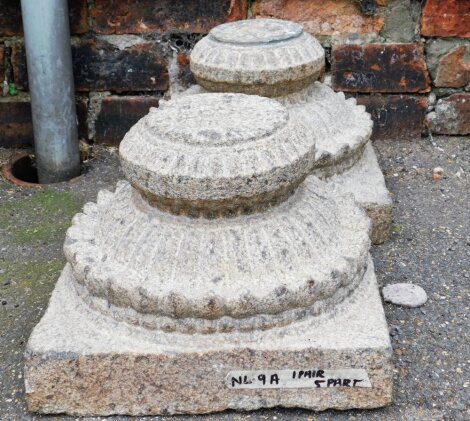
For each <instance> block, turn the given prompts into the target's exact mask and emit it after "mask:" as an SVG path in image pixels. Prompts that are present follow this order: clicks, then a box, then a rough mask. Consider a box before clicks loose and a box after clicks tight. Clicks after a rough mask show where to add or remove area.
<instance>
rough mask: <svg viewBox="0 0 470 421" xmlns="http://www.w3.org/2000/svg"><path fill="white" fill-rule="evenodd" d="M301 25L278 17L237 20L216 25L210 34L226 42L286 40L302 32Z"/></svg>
mask: <svg viewBox="0 0 470 421" xmlns="http://www.w3.org/2000/svg"><path fill="white" fill-rule="evenodd" d="M303 31H304V30H303V28H302V26H301V25H299V24H298V23H295V22H289V21H284V20H279V19H255V20H239V21H236V22H233V23H225V24H222V25H219V26H216V27H215V28H214V29H213V30H212V31H211V32H210V36H211V37H212V38H213V39H214V40H216V41H219V42H223V43H227V44H239V45H246V44H267V43H270V42H278V41H287V40H290V39H292V38H296V37H299V36H300V35H302V33H303Z"/></svg>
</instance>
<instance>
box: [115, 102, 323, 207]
mask: <svg viewBox="0 0 470 421" xmlns="http://www.w3.org/2000/svg"><path fill="white" fill-rule="evenodd" d="M119 150H120V157H121V163H122V166H123V170H124V173H125V174H126V177H127V179H128V180H129V181H130V182H131V183H132V184H133V185H134V186H135V187H136V188H137V189H139V190H140V191H143V192H144V193H145V194H146V195H147V196H148V197H149V198H150V199H151V202H152V204H154V205H155V206H158V207H160V208H162V209H164V210H169V211H171V212H172V213H178V214H179V213H187V212H191V211H194V210H200V211H201V212H203V213H204V212H205V213H207V212H215V213H216V214H217V211H218V210H220V211H221V212H223V211H230V212H231V213H234V214H237V213H238V211H239V210H240V208H243V207H249V208H253V207H254V208H259V207H263V206H268V205H270V204H271V203H273V202H274V203H277V202H278V201H279V200H283V199H285V198H286V197H287V196H288V195H289V194H290V193H292V191H293V189H294V188H295V187H296V186H297V185H298V184H299V183H300V182H302V180H303V179H304V178H305V177H306V176H307V175H308V174H309V173H310V170H311V167H312V164H313V161H314V159H315V140H314V138H313V137H312V136H311V135H310V131H309V129H308V128H307V127H306V126H305V124H303V123H302V122H301V121H300V120H299V119H298V118H296V116H293V115H291V114H289V112H288V111H287V109H286V108H285V107H283V106H282V105H281V104H279V103H278V102H277V101H274V100H271V99H268V98H262V97H258V96H254V95H244V94H223V93H220V94H201V95H193V96H184V97H181V98H178V99H174V100H172V101H168V102H166V103H164V104H162V106H161V107H160V108H158V109H152V110H151V111H150V113H149V114H148V115H147V116H146V117H144V118H142V119H141V120H140V121H139V122H138V123H137V124H136V125H135V126H134V127H132V129H131V130H130V131H129V132H128V133H127V135H126V136H125V137H124V140H123V141H122V142H121V145H120V149H119ZM250 210H251V209H249V210H248V211H250ZM219 213H220V212H219ZM225 213H227V212H225Z"/></svg>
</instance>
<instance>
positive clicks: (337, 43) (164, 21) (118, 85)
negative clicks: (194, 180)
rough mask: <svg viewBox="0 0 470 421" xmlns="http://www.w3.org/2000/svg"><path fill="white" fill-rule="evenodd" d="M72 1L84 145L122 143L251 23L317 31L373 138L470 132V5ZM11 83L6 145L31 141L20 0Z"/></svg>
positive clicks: (6, 50)
mask: <svg viewBox="0 0 470 421" xmlns="http://www.w3.org/2000/svg"><path fill="white" fill-rule="evenodd" d="M422 3H423V4H422ZM69 4H70V22H71V32H72V52H73V64H74V77H75V85H76V90H77V110H78V116H79V128H80V136H81V137H82V138H84V139H85V140H89V141H94V142H96V143H105V144H118V143H119V141H120V140H121V138H122V137H123V135H124V133H125V132H126V131H127V130H128V128H129V127H130V126H131V125H132V124H134V123H135V122H136V121H137V120H138V119H139V118H140V117H142V116H143V115H145V114H146V113H147V112H148V109H149V107H154V106H158V101H159V99H160V98H161V97H162V96H163V95H171V92H172V91H174V90H175V89H183V88H184V87H186V86H188V85H189V84H191V83H194V80H193V78H192V76H191V74H190V72H189V66H188V64H189V63H188V54H189V52H190V50H191V48H192V46H193V45H194V43H195V42H196V41H197V40H198V39H199V38H200V37H201V36H203V35H204V34H205V33H207V32H208V31H209V30H210V29H211V28H212V27H213V26H215V25H218V24H220V23H223V22H228V21H233V20H238V19H245V18H247V17H249V18H254V17H278V18H282V19H289V20H294V21H298V22H300V23H302V24H303V25H304V27H305V29H306V30H307V31H308V32H310V33H312V34H313V35H315V36H316V37H317V38H318V39H319V40H320V42H321V43H322V45H323V46H324V47H325V48H326V50H327V57H328V62H327V70H328V77H327V80H329V81H330V83H331V85H332V87H333V88H334V89H335V90H342V91H345V92H347V94H348V95H350V96H357V97H358V101H359V103H362V104H364V105H366V107H367V109H368V110H369V111H370V112H371V114H372V116H373V118H374V120H375V122H376V125H375V129H374V134H373V136H374V138H376V139H378V138H383V137H396V138H416V137H419V136H420V134H421V132H422V131H423V130H424V129H426V128H428V127H429V129H430V130H431V131H433V132H435V133H452V134H466V133H468V132H469V126H470V116H469V110H468V107H467V106H465V104H466V103H469V101H470V93H469V92H468V91H470V32H469V28H470V0H426V1H425V2H421V1H417V0H377V1H376V4H377V8H376V10H375V11H373V12H374V13H373V14H369V15H367V14H366V13H364V11H363V10H361V6H360V2H359V1H356V0H253V1H247V0H211V1H207V0H140V1H139V2H135V1H132V0H93V1H91V0H70V1H69ZM0 84H1V87H2V89H0V146H13V145H21V144H27V143H30V142H31V140H32V126H31V116H30V110H29V96H28V78H27V72H26V60H25V51H24V44H23V38H22V27H21V11H20V1H19V0H0ZM10 84H11V87H12V89H10V90H9V89H8V88H9V85H10ZM15 90H18V94H16V95H11V94H14V91H15ZM9 91H10V92H9ZM436 101H437V103H436ZM466 101H467V102H466ZM449 104H451V105H452V106H449ZM449 110H452V115H448V114H449V113H450V111H449ZM446 113H447V114H446Z"/></svg>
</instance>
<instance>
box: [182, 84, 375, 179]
mask: <svg viewBox="0 0 470 421" xmlns="http://www.w3.org/2000/svg"><path fill="white" fill-rule="evenodd" d="M201 93H207V90H206V89H204V88H203V87H202V86H200V85H193V86H191V87H190V88H188V89H187V90H186V91H184V92H182V93H181V95H182V96H185V95H199V94H201ZM276 100H277V101H279V102H280V103H281V104H282V105H284V106H285V107H286V108H287V109H288V111H289V112H290V114H291V115H294V116H295V117H296V118H298V119H300V120H302V122H303V123H304V124H305V125H306V126H307V127H309V128H310V129H311V133H312V136H313V140H314V142H315V149H316V154H315V163H314V164H313V167H312V171H313V172H312V173H313V174H314V175H316V176H317V177H320V178H328V177H331V176H334V175H336V174H341V173H343V172H344V171H346V170H348V169H349V168H351V167H352V166H353V165H355V164H356V163H357V162H358V161H359V160H360V159H361V157H362V156H363V152H364V148H365V146H366V144H367V142H368V141H369V139H370V135H371V133H372V126H373V123H372V119H371V117H370V114H369V113H367V112H366V109H365V107H364V106H363V105H357V103H356V99H355V98H348V99H346V98H345V96H344V93H343V92H334V91H333V90H332V89H331V88H329V87H328V86H326V85H325V84H324V83H320V82H314V83H312V84H311V85H309V86H308V87H307V88H305V89H302V90H301V91H299V92H295V93H293V94H290V95H285V96H282V97H278V98H276Z"/></svg>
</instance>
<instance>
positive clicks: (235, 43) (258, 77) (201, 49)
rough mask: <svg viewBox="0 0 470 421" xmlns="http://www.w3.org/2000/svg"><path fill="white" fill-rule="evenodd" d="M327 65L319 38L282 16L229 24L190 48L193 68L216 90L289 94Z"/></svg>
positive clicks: (270, 94)
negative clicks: (282, 18) (281, 17)
mask: <svg viewBox="0 0 470 421" xmlns="http://www.w3.org/2000/svg"><path fill="white" fill-rule="evenodd" d="M324 67H325V52H324V50H323V48H322V47H321V45H320V43H319V42H318V41H317V40H316V39H315V38H314V37H312V36H311V35H309V34H307V33H306V32H304V30H303V28H302V26H300V25H298V24H296V23H293V22H289V21H283V20H279V19H249V20H244V21H237V22H231V23H225V24H223V25H220V26H217V27H215V28H213V29H212V30H211V31H210V32H209V35H208V36H206V37H205V38H203V39H201V40H200V41H199V42H198V43H197V44H196V45H195V47H194V49H193V51H192V52H191V71H192V72H193V74H194V76H195V78H196V80H197V81H198V83H199V84H200V85H201V86H203V87H204V88H206V89H207V90H209V91H213V92H242V93H247V94H257V95H262V96H268V97H275V96H280V95H286V94H289V93H292V92H296V91H299V90H301V89H303V88H305V87H306V86H308V85H309V84H310V83H311V82H313V81H314V80H316V79H318V77H319V76H320V75H321V74H322V73H323V72H324Z"/></svg>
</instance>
